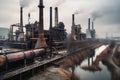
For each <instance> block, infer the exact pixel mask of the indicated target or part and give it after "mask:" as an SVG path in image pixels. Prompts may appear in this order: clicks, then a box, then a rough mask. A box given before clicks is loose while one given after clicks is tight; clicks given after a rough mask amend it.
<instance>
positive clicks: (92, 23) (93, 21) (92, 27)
mask: <svg viewBox="0 0 120 80" xmlns="http://www.w3.org/2000/svg"><path fill="white" fill-rule="evenodd" d="M93 29H94V21H92V30H93Z"/></svg>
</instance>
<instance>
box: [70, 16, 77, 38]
mask: <svg viewBox="0 0 120 80" xmlns="http://www.w3.org/2000/svg"><path fill="white" fill-rule="evenodd" d="M71 34H72V39H73V40H76V36H75V15H74V14H73V15H72V32H71Z"/></svg>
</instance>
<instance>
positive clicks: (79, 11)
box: [73, 10, 85, 15]
mask: <svg viewBox="0 0 120 80" xmlns="http://www.w3.org/2000/svg"><path fill="white" fill-rule="evenodd" d="M84 12H85V11H83V10H76V11H75V12H74V13H73V14H75V15H78V14H80V13H84Z"/></svg>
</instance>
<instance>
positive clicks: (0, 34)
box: [0, 28, 9, 40]
mask: <svg viewBox="0 0 120 80" xmlns="http://www.w3.org/2000/svg"><path fill="white" fill-rule="evenodd" d="M8 33H9V29H8V28H0V40H6V39H8Z"/></svg>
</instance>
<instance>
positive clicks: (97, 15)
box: [90, 11, 104, 21]
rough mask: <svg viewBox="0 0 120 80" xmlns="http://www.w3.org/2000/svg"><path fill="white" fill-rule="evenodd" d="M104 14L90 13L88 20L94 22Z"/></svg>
mask: <svg viewBox="0 0 120 80" xmlns="http://www.w3.org/2000/svg"><path fill="white" fill-rule="evenodd" d="M103 15H104V14H103V13H102V12H99V11H93V12H92V13H90V18H92V20H93V21H95V20H96V19H97V18H100V17H102V16H103Z"/></svg>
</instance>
